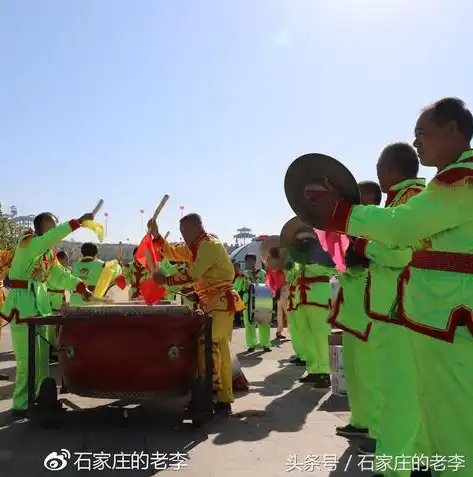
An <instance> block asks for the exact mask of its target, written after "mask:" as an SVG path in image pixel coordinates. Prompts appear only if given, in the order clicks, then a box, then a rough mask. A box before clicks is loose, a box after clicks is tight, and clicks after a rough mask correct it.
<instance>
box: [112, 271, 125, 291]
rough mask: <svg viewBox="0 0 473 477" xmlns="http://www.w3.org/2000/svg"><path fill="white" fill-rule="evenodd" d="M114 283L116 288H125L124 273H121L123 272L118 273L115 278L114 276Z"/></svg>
mask: <svg viewBox="0 0 473 477" xmlns="http://www.w3.org/2000/svg"><path fill="white" fill-rule="evenodd" d="M114 283H115V285H116V286H117V287H118V288H120V289H122V290H124V289H125V288H126V280H125V275H123V273H122V274H121V275H119V276H118V277H117V278H115V281H114Z"/></svg>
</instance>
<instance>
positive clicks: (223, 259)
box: [148, 214, 244, 415]
mask: <svg viewBox="0 0 473 477" xmlns="http://www.w3.org/2000/svg"><path fill="white" fill-rule="evenodd" d="M148 229H149V231H150V233H151V234H152V236H153V238H154V243H155V245H156V247H157V249H158V250H159V251H160V252H161V254H162V255H163V256H164V257H165V258H167V259H168V260H170V261H176V262H186V263H188V264H189V268H187V269H184V270H181V271H180V272H179V273H177V274H175V275H173V276H171V277H166V276H165V275H164V274H163V273H160V272H158V273H156V274H155V275H154V279H155V281H156V282H157V283H159V284H162V285H167V286H175V285H191V284H193V285H194V289H195V292H196V293H197V295H198V296H199V301H200V307H201V308H202V310H203V311H204V312H206V313H208V314H210V315H211V316H212V354H213V361H214V388H215V389H216V390H217V402H216V404H215V412H216V413H219V414H226V415H228V414H230V413H231V404H232V402H233V401H234V397H233V390H232V360H231V354H230V341H231V335H232V331H233V316H234V314H235V312H238V311H242V310H243V308H244V304H243V301H242V300H241V298H240V296H239V295H238V293H237V292H236V291H235V290H234V288H233V278H234V269H233V265H232V262H231V260H230V257H229V256H228V253H227V250H226V248H225V247H224V245H223V244H222V243H220V242H219V241H218V240H216V239H215V237H213V236H211V235H209V234H208V233H207V232H206V231H205V229H204V226H203V225H202V219H201V218H200V216H199V215H197V214H189V215H186V216H184V217H183V218H182V219H181V220H180V230H181V235H182V237H183V239H184V242H185V244H179V245H170V244H169V243H168V242H167V241H166V240H165V239H164V237H162V236H161V234H160V233H159V229H158V225H157V223H156V221H155V220H150V221H149V222H148ZM203 365H204V346H203V341H202V342H201V346H200V353H199V367H200V373H203Z"/></svg>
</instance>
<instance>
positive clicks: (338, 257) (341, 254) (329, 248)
mask: <svg viewBox="0 0 473 477" xmlns="http://www.w3.org/2000/svg"><path fill="white" fill-rule="evenodd" d="M314 232H315V233H316V234H317V237H318V239H319V242H320V245H322V248H323V249H324V250H325V251H326V252H327V253H328V254H329V255H330V256H331V257H332V260H333V263H335V268H336V269H337V270H338V271H339V272H344V271H345V270H346V268H347V266H346V263H345V252H346V251H347V248H348V245H349V244H350V239H349V238H348V237H347V236H346V235H342V234H339V233H336V232H326V231H324V230H318V229H314Z"/></svg>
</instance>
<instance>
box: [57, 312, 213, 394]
mask: <svg viewBox="0 0 473 477" xmlns="http://www.w3.org/2000/svg"><path fill="white" fill-rule="evenodd" d="M205 320H206V317H205V316H201V315H196V314H194V313H192V312H191V311H190V310H189V309H188V308H187V307H184V306H165V305H164V306H163V305H157V306H145V305H136V304H132V305H127V306H124V305H122V306H97V307H95V306H90V307H83V308H71V309H69V310H67V311H66V312H65V315H64V320H63V321H62V322H61V326H60V332H59V345H60V350H61V352H60V363H61V367H62V372H63V379H64V381H65V385H66V387H67V388H68V390H69V391H70V392H71V393H74V394H78V395H80V396H87V397H104V398H105V397H110V398H112V399H113V398H115V397H120V395H122V394H123V395H137V396H139V395H140V394H149V393H156V392H161V391H165V390H168V391H169V390H175V391H180V390H182V392H183V393H185V392H188V391H189V388H190V387H191V386H192V382H193V381H194V379H195V378H196V376H197V356H198V338H199V336H200V334H201V333H202V332H203V324H204V322H205Z"/></svg>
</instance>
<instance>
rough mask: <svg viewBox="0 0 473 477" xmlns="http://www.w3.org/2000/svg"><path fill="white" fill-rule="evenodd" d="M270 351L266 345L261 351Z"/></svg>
mask: <svg viewBox="0 0 473 477" xmlns="http://www.w3.org/2000/svg"><path fill="white" fill-rule="evenodd" d="M270 351H271V348H268V347H267V346H265V347H264V348H263V353H269V352H270Z"/></svg>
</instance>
